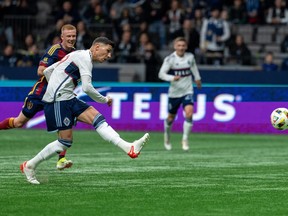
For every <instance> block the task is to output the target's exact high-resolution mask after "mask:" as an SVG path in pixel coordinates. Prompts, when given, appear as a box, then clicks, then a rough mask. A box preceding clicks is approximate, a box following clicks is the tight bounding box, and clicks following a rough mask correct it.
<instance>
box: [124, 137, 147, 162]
mask: <svg viewBox="0 0 288 216" xmlns="http://www.w3.org/2000/svg"><path fill="white" fill-rule="evenodd" d="M149 137H150V135H149V133H146V134H144V136H143V137H141V138H140V139H138V140H135V141H134V142H133V143H132V146H131V149H130V151H129V152H128V155H129V156H130V157H131V158H137V157H138V155H139V154H140V152H141V150H142V148H143V146H144V145H145V144H146V142H147V141H148V140H149Z"/></svg>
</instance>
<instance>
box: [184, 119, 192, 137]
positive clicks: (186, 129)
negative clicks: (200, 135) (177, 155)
mask: <svg viewBox="0 0 288 216" xmlns="http://www.w3.org/2000/svg"><path fill="white" fill-rule="evenodd" d="M192 126H193V123H191V122H187V121H184V122H183V138H182V139H183V140H188V137H189V133H190V131H191V129H192Z"/></svg>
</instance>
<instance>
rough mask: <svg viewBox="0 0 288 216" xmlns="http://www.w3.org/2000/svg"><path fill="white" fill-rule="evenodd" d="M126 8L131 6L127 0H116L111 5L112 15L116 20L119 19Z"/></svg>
mask: <svg viewBox="0 0 288 216" xmlns="http://www.w3.org/2000/svg"><path fill="white" fill-rule="evenodd" d="M124 8H129V4H128V3H127V2H126V1H125V0H116V1H115V2H113V3H112V5H111V8H110V17H111V18H112V19H115V20H117V19H119V18H120V16H121V15H122V11H123V10H124Z"/></svg>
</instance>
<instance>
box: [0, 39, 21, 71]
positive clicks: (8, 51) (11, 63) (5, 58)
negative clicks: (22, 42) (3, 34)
mask: <svg viewBox="0 0 288 216" xmlns="http://www.w3.org/2000/svg"><path fill="white" fill-rule="evenodd" d="M17 62H18V56H17V54H15V52H14V47H13V45H11V44H8V45H6V46H5V48H4V50H3V53H2V54H1V55H0V66H8V67H16V66H17Z"/></svg>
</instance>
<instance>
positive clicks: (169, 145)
mask: <svg viewBox="0 0 288 216" xmlns="http://www.w3.org/2000/svg"><path fill="white" fill-rule="evenodd" d="M169 140H170V139H169V136H168V134H167V133H164V148H165V149H166V150H168V151H170V150H171V149H172V145H171V143H170V141H169Z"/></svg>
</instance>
